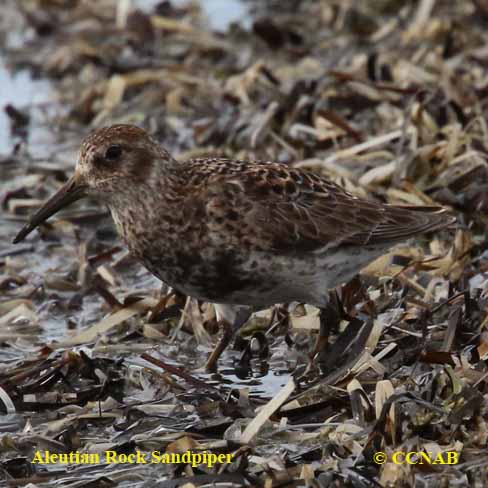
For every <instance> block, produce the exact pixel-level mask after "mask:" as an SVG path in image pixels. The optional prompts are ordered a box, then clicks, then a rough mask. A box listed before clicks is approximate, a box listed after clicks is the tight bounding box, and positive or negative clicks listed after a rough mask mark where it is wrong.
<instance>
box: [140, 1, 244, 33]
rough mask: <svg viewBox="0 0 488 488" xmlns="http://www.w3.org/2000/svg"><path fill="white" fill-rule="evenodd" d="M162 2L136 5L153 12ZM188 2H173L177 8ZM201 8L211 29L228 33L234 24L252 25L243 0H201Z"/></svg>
mask: <svg viewBox="0 0 488 488" xmlns="http://www.w3.org/2000/svg"><path fill="white" fill-rule="evenodd" d="M158 3H160V0H134V4H135V5H136V6H138V7H139V8H142V9H144V10H146V11H150V10H152V9H153V8H154V7H155V6H156V5H157V4H158ZM188 3H189V2H188V0H172V4H173V5H175V6H182V5H187V4H188ZM200 6H201V8H202V11H203V12H204V14H205V17H206V18H207V20H208V22H209V25H210V27H211V28H212V29H213V30H216V31H222V32H224V31H226V30H227V29H228V28H229V26H230V25H231V24H232V23H240V24H241V25H242V26H243V27H245V28H247V27H249V25H250V15H249V10H248V7H247V6H246V5H245V4H244V2H242V0H200Z"/></svg>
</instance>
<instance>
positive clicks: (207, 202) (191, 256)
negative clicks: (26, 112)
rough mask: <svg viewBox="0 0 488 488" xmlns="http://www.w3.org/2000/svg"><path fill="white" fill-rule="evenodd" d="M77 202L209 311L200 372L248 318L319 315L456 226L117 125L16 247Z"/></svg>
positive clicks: (277, 167)
mask: <svg viewBox="0 0 488 488" xmlns="http://www.w3.org/2000/svg"><path fill="white" fill-rule="evenodd" d="M85 196H92V197H96V198H98V199H99V200H101V201H102V202H104V203H105V204H106V205H107V206H108V208H109V210H110V212H111V214H112V217H113V220H114V222H115V226H116V228H117V231H118V233H119V234H120V236H121V237H122V239H123V240H124V241H125V243H126V245H127V246H128V248H129V250H130V252H131V253H132V255H133V256H135V258H136V259H138V260H139V261H140V262H141V263H142V264H143V265H144V266H145V267H146V268H147V269H148V270H149V271H150V272H151V273H153V274H154V275H155V276H157V277H158V278H159V279H160V280H162V281H163V282H164V283H166V284H167V285H169V286H171V287H172V288H174V289H176V290H178V291H179V292H181V293H184V294H186V295H188V296H191V297H194V298H197V299H199V300H203V301H207V302H213V303H214V304H215V308H216V313H217V320H218V321H219V323H221V324H222V325H224V326H225V328H224V330H225V332H224V335H223V337H222V339H221V341H220V343H219V344H218V346H217V348H216V349H215V350H214V352H213V353H212V355H211V356H210V358H209V360H208V362H207V366H208V367H213V366H214V365H215V364H216V361H217V360H218V357H219V355H220V354H221V352H222V351H223V350H224V348H225V347H226V345H227V344H228V343H229V342H230V340H231V337H232V335H233V333H234V332H235V331H236V330H237V329H238V328H239V327H241V326H242V325H243V324H244V323H245V322H246V321H247V319H248V318H249V317H250V315H251V314H252V313H253V311H256V310H258V309H263V308H266V307H269V306H272V305H274V304H277V303H288V302H302V303H308V304H311V305H315V306H317V307H319V308H321V309H324V308H325V307H326V305H327V303H328V296H329V294H328V290H330V289H331V288H333V287H335V286H337V285H339V284H341V283H344V282H346V281H348V280H349V279H351V278H352V277H353V276H354V275H355V274H357V273H358V271H359V270H360V269H361V268H363V267H364V266H365V265H367V264H368V263H369V262H371V261H373V260H374V259H375V258H377V257H379V256H380V255H381V254H383V253H384V252H385V251H386V250H387V249H388V248H390V247H391V246H393V245H394V244H396V243H398V242H399V241H403V240H405V239H408V238H409V237H411V236H414V235H416V234H420V233H424V232H432V231H437V230H440V229H442V228H444V227H446V226H447V225H449V224H451V223H453V222H454V220H455V219H454V218H453V217H451V216H449V215H447V214H446V212H445V210H444V209H443V208H440V207H402V206H395V205H387V204H382V203H377V202H374V201H369V200H365V199H361V198H358V197H355V196H353V195H351V194H350V193H348V192H346V191H345V190H344V189H342V188H341V187H339V186H337V185H335V184H334V183H332V182H330V181H328V180H327V179H325V178H323V177H321V176H319V175H318V174H315V173H312V172H308V171H306V170H301V169H297V168H293V167H290V166H288V165H284V164H280V163H276V162H256V161H236V160H231V159H220V158H214V159H211V158H209V159H192V160H188V161H176V160H175V159H174V158H173V157H172V156H171V155H170V154H169V153H168V152H167V151H166V150H165V149H163V148H162V147H161V146H160V145H159V144H158V143H157V142H156V141H155V140H154V139H153V138H152V137H150V136H149V135H148V133H147V132H146V131H144V130H143V129H141V128H139V127H135V126H132V125H113V126H110V127H105V128H101V129H98V130H96V131H94V132H93V133H91V134H90V135H88V137H86V139H85V140H84V142H83V144H82V146H81V151H80V155H79V159H78V162H77V164H76V169H75V172H74V175H73V176H72V177H71V178H70V179H69V180H68V181H67V182H66V184H65V185H64V186H63V187H62V188H61V189H60V190H59V191H58V192H57V193H56V194H55V195H53V196H52V197H51V198H50V199H49V200H48V201H47V202H46V203H45V204H44V205H43V206H42V208H40V209H39V211H38V212H37V213H36V214H35V215H33V216H32V217H31V218H30V220H29V222H28V223H27V224H26V225H25V226H24V227H23V228H22V230H21V231H20V232H19V233H18V235H17V237H16V238H15V240H14V242H19V241H21V240H23V239H24V238H25V237H26V236H27V235H28V234H29V233H30V232H31V231H32V230H33V229H35V228H36V227H37V226H38V225H39V224H41V223H42V222H44V221H45V220H46V219H48V218H49V217H50V216H51V215H53V214H54V213H56V212H57V211H58V210H60V209H61V208H63V207H65V206H66V205H68V204H70V203H72V202H74V201H76V200H78V199H80V198H83V197H85Z"/></svg>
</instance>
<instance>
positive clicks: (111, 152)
mask: <svg viewBox="0 0 488 488" xmlns="http://www.w3.org/2000/svg"><path fill="white" fill-rule="evenodd" d="M121 154H122V148H121V147H120V146H117V145H113V146H109V147H108V148H107V150H106V151H105V159H108V160H109V161H117V159H119V158H120V156H121Z"/></svg>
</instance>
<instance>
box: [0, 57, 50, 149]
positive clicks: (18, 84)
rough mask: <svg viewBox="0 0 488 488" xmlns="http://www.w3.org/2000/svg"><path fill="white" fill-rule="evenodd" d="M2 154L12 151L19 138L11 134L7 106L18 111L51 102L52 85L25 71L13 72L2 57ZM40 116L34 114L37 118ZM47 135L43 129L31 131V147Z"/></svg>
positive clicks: (0, 67) (0, 101) (0, 116)
mask: <svg viewBox="0 0 488 488" xmlns="http://www.w3.org/2000/svg"><path fill="white" fill-rule="evenodd" d="M0 86H1V87H2V88H1V90H0V154H8V153H10V152H11V151H12V149H13V148H14V146H15V144H16V143H17V142H19V138H18V137H16V136H12V134H11V132H10V120H9V118H8V116H7V114H6V113H5V106H6V105H8V104H10V105H13V106H14V107H15V108H16V109H19V110H22V109H25V108H27V107H34V106H39V105H41V104H45V103H47V102H49V101H50V100H51V97H52V93H51V85H50V83H49V81H47V80H42V79H39V80H35V79H34V78H33V77H32V75H31V73H30V72H29V71H28V70H26V69H23V70H21V71H18V72H17V73H13V72H11V71H10V70H9V69H8V67H7V65H6V64H5V61H4V60H3V59H2V57H1V56H0ZM38 115H39V114H35V113H33V116H34V117H36V116H38ZM45 135H46V133H44V131H42V130H41V129H37V130H36V131H34V132H32V131H29V136H28V137H29V141H28V142H29V145H35V144H36V141H37V142H39V143H41V142H42V141H43V138H44V136H45Z"/></svg>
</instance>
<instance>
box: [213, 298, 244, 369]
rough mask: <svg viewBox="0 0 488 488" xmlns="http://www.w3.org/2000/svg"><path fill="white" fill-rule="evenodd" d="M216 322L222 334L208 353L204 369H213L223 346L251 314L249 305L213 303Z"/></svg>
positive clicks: (224, 346) (223, 348) (227, 343)
mask: <svg viewBox="0 0 488 488" xmlns="http://www.w3.org/2000/svg"><path fill="white" fill-rule="evenodd" d="M215 312H216V315H217V322H218V323H219V324H221V325H222V328H223V335H222V337H221V339H220V340H219V342H218V343H217V345H216V346H215V349H214V350H213V351H212V353H211V354H210V356H209V358H208V360H207V363H206V365H205V369H207V370H208V371H213V370H214V369H215V366H216V364H217V361H218V360H219V358H220V356H221V354H222V353H223V352H224V350H225V348H226V347H227V346H228V345H229V343H230V341H231V340H232V338H233V337H234V335H235V333H236V332H237V331H238V330H239V329H240V328H241V327H242V326H243V325H244V324H245V323H246V322H247V320H248V319H249V317H250V316H251V314H252V308H250V307H237V306H231V305H224V304H220V303H219V304H215Z"/></svg>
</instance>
